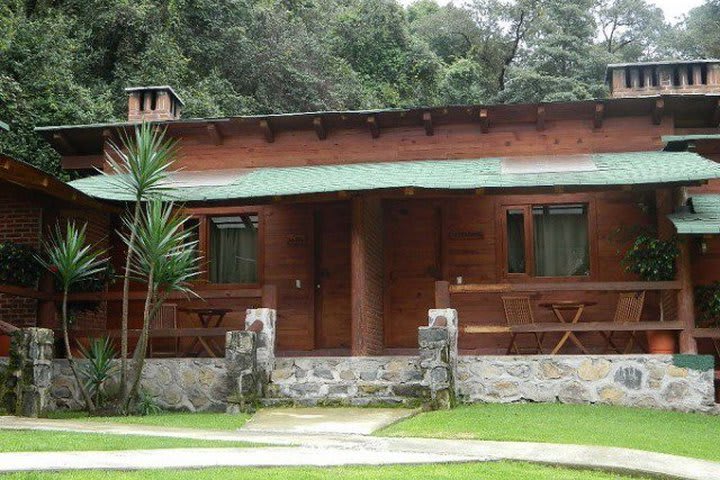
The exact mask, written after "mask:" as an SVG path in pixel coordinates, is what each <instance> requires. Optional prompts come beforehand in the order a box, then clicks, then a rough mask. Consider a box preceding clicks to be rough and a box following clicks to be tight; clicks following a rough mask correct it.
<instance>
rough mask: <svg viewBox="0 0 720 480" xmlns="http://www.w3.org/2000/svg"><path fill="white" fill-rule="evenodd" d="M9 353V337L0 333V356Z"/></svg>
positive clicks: (5, 355)
mask: <svg viewBox="0 0 720 480" xmlns="http://www.w3.org/2000/svg"><path fill="white" fill-rule="evenodd" d="M8 355H10V337H9V336H8V335H0V357H7V356H8Z"/></svg>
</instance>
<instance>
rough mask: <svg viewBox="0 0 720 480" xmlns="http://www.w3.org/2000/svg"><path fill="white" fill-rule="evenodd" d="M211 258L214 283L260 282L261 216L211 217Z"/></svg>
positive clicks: (209, 246)
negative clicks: (259, 222)
mask: <svg viewBox="0 0 720 480" xmlns="http://www.w3.org/2000/svg"><path fill="white" fill-rule="evenodd" d="M208 224H209V235H210V237H209V242H208V260H209V264H210V265H209V273H210V282H212V283H257V281H258V265H257V257H258V216H257V215H252V214H242V215H233V216H226V217H210V218H208Z"/></svg>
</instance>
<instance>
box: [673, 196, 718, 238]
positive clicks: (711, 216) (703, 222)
mask: <svg viewBox="0 0 720 480" xmlns="http://www.w3.org/2000/svg"><path fill="white" fill-rule="evenodd" d="M690 205H691V207H692V212H687V213H673V214H671V215H668V218H669V219H670V221H671V222H672V223H673V224H674V225H675V228H676V229H677V232H678V233H680V234H698V235H707V234H718V233H720V195H713V194H702V195H693V196H692V197H691V198H690Z"/></svg>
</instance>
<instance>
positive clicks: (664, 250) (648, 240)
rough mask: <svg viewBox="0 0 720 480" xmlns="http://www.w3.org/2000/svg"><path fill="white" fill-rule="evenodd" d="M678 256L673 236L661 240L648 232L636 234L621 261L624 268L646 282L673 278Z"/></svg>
mask: <svg viewBox="0 0 720 480" xmlns="http://www.w3.org/2000/svg"><path fill="white" fill-rule="evenodd" d="M677 256H678V246H677V239H676V238H675V237H673V238H671V239H668V240H662V239H659V238H657V237H654V236H652V235H648V234H645V233H644V234H641V235H638V236H637V238H636V239H635V242H634V243H633V245H632V247H630V249H629V250H628V251H627V253H626V254H625V258H623V260H622V262H623V265H624V266H625V270H627V271H628V272H631V273H635V274H637V275H638V276H639V277H640V278H641V279H642V280H644V281H646V282H661V281H669V280H674V279H675V259H676V258H677Z"/></svg>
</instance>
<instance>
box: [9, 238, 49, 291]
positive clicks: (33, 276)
mask: <svg viewBox="0 0 720 480" xmlns="http://www.w3.org/2000/svg"><path fill="white" fill-rule="evenodd" d="M36 254H37V252H36V251H35V249H34V248H33V247H31V246H29V245H23V244H19V243H13V242H2V243H0V284H1V283H4V284H8V285H18V286H21V287H34V286H35V285H36V284H37V281H38V279H39V278H40V274H41V273H42V266H41V265H40V264H39V263H38V261H37V260H36V259H35V256H36Z"/></svg>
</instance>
